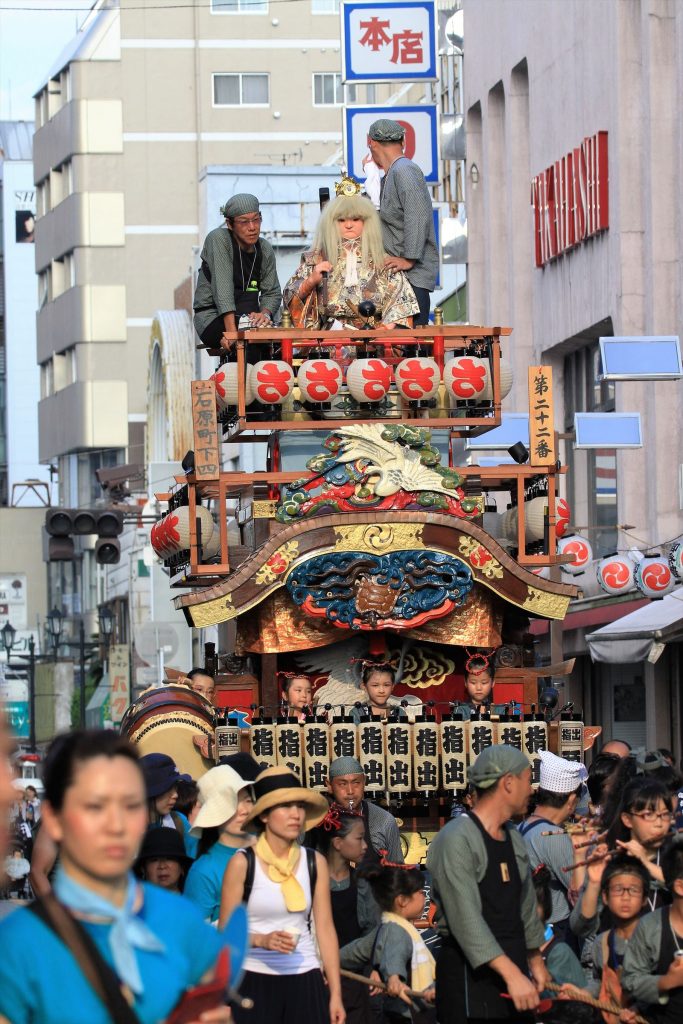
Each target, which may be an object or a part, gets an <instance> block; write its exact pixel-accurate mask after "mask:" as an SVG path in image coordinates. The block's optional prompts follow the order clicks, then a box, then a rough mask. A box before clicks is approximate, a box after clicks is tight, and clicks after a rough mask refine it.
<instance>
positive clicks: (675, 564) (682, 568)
mask: <svg viewBox="0 0 683 1024" xmlns="http://www.w3.org/2000/svg"><path fill="white" fill-rule="evenodd" d="M669 568H670V569H671V571H672V573H673V574H674V576H675V577H676V579H677V580H683V541H680V540H677V541H676V542H675V543H674V544H672V545H671V548H670V550H669Z"/></svg>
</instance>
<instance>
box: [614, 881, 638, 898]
mask: <svg viewBox="0 0 683 1024" xmlns="http://www.w3.org/2000/svg"><path fill="white" fill-rule="evenodd" d="M609 894H610V896H642V895H643V887H642V885H620V884H619V883H618V882H617V884H616V885H610V887H609Z"/></svg>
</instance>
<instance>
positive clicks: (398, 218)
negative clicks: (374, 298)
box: [368, 117, 439, 327]
mask: <svg viewBox="0 0 683 1024" xmlns="http://www.w3.org/2000/svg"><path fill="white" fill-rule="evenodd" d="M404 139H405V129H404V128H403V125H401V124H399V122H398V121H391V120H389V119H388V118H386V117H382V118H380V119H379V120H378V121H373V123H372V124H371V125H370V128H369V130H368V148H369V150H370V154H371V156H372V159H373V160H374V162H375V163H376V164H377V166H378V167H380V168H381V169H382V170H383V171H384V178H383V179H382V186H381V189H382V191H381V199H380V207H379V216H380V220H381V221H382V238H383V241H384V248H385V249H386V251H387V253H388V255H387V258H386V260H385V264H384V265H385V266H386V267H388V268H389V269H390V270H402V271H404V273H405V275H406V277H407V278H408V280H409V281H410V283H411V285H412V286H413V291H414V292H415V298H416V299H417V302H418V305H419V307H420V312H419V313H418V315H417V316H416V317H415V326H416V327H417V326H419V325H421V324H422V325H424V324H427V323H428V322H429V304H430V292H433V291H434V289H435V287H436V281H437V278H438V276H439V254H438V251H437V248H436V236H435V234H434V217H433V213H432V197H431V195H430V194H429V189H428V188H427V182H426V181H425V176H424V174H423V173H422V171H421V170H420V168H419V167H418V165H417V164H416V163H414V162H413V161H412V160H409V159H408V157H407V156H405V155H404V152H403V143H404Z"/></svg>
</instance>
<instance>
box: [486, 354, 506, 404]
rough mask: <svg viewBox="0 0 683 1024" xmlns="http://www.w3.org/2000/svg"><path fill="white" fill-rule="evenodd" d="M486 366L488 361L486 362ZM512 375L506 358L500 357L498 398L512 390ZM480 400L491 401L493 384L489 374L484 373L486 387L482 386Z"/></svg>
mask: <svg viewBox="0 0 683 1024" xmlns="http://www.w3.org/2000/svg"><path fill="white" fill-rule="evenodd" d="M486 365H487V368H488V363H487V364H486ZM513 381H514V376H513V374H512V367H511V366H510V364H509V363H508V361H507V359H501V361H500V400H501V402H502V401H503V399H504V398H507V396H508V395H509V394H510V392H511V390H512V383H513ZM481 399H482V401H485V402H492V401H493V384H492V383H491V374H490V373H488V372H487V374H486V387H485V388H484V391H483V394H482V395H481Z"/></svg>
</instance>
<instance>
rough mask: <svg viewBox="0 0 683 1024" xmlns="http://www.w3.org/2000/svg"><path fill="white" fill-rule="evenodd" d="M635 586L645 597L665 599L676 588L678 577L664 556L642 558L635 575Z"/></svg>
mask: <svg viewBox="0 0 683 1024" xmlns="http://www.w3.org/2000/svg"><path fill="white" fill-rule="evenodd" d="M633 577H634V579H635V584H636V586H637V587H638V590H639V591H640V592H641V594H644V595H645V597H653V598H654V597H664V596H665V595H666V594H670V593H671V591H672V590H673V588H674V587H675V586H676V582H677V581H676V577H675V576H674V574H673V573H672V571H671V569H670V568H669V564H668V562H667V560H666V558H663V557H662V555H650V556H646V557H645V558H641V560H640V561H639V562H638V564H637V565H636V567H635V571H634V574H633Z"/></svg>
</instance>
